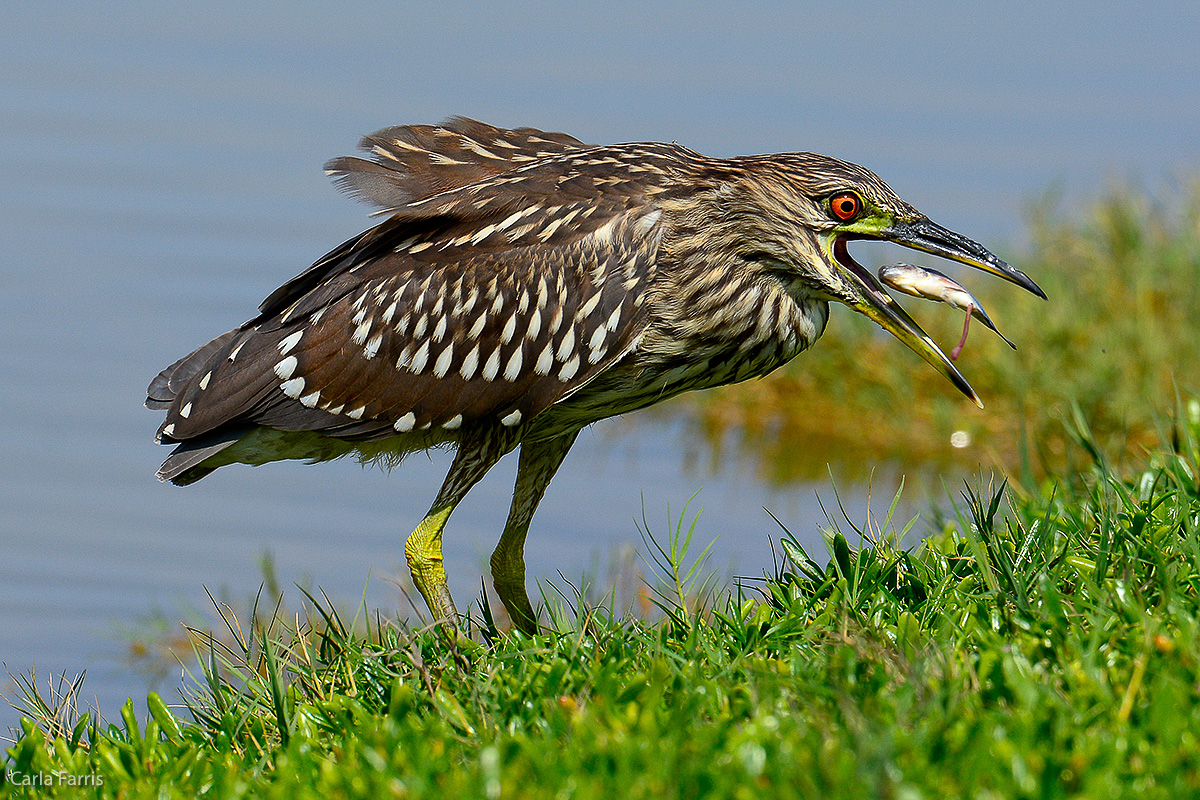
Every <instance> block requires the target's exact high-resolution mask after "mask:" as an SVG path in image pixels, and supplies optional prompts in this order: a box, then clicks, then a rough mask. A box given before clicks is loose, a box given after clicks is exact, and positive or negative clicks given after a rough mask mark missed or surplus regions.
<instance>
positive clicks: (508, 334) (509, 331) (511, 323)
mask: <svg viewBox="0 0 1200 800" xmlns="http://www.w3.org/2000/svg"><path fill="white" fill-rule="evenodd" d="M516 332H517V315H516V314H513V315H512V316H511V317H509V318H508V322H506V323H504V330H503V331H501V333H500V341H501V342H503V343H504V344H508V343H509V342H511V341H512V338H513V334H514V333H516Z"/></svg>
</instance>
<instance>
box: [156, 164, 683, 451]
mask: <svg viewBox="0 0 1200 800" xmlns="http://www.w3.org/2000/svg"><path fill="white" fill-rule="evenodd" d="M588 152H594V151H588ZM617 152H618V153H619V152H620V151H617ZM581 158H582V157H581ZM621 166H622V162H621V160H620V159H619V158H614V157H612V156H609V157H608V160H605V159H604V158H593V157H589V158H586V159H582V160H576V159H573V158H572V157H570V156H564V157H562V159H561V160H559V161H555V160H554V159H550V160H548V161H546V162H538V163H536V164H534V165H533V167H532V168H527V169H524V170H523V171H522V170H516V171H512V172H508V173H502V174H501V175H500V176H499V177H498V178H494V179H489V180H486V181H483V182H480V183H476V184H472V185H470V186H468V187H463V188H461V189H458V190H453V191H452V192H448V193H443V194H442V195H438V196H435V197H434V198H430V199H428V200H423V201H418V202H416V203H412V204H409V206H406V208H405V209H404V211H403V212H402V213H399V214H397V215H396V216H394V217H392V218H391V219H389V220H388V221H387V222H385V223H383V224H382V225H380V226H379V227H377V228H375V229H373V230H371V231H368V232H367V233H365V234H363V235H361V236H359V237H356V238H355V239H353V240H351V241H350V242H347V243H346V244H345V245H343V246H342V247H340V248H338V249H337V250H335V251H333V252H332V253H330V254H329V255H328V256H326V257H325V258H324V259H322V260H321V261H319V262H318V263H317V264H316V265H314V267H313V268H311V269H310V270H309V271H308V272H306V273H305V274H304V275H301V276H299V277H298V278H296V279H294V280H293V281H290V282H289V283H288V284H285V286H284V287H281V288H280V290H277V291H276V292H275V293H273V294H272V296H271V297H270V298H268V300H267V301H266V302H265V303H264V305H263V310H264V313H263V315H261V316H260V317H259V318H257V319H256V320H253V321H251V322H250V323H247V325H245V326H243V327H242V328H241V329H239V330H238V331H236V332H231V334H226V336H225V337H222V339H223V343H222V345H221V346H220V347H219V348H218V349H217V352H215V353H211V352H205V356H206V358H207V360H206V362H205V363H204V364H203V365H202V366H198V365H197V364H195V363H193V364H188V363H187V360H186V359H185V361H184V362H182V363H183V364H184V365H185V366H186V372H189V373H190V374H191V375H192V376H193V377H192V378H191V379H190V380H189V381H188V382H187V383H186V385H185V386H183V387H182V389H180V390H179V391H178V393H177V394H176V396H175V397H173V398H172V400H171V408H170V410H169V413H168V416H167V419H166V421H165V423H164V426H163V428H162V429H161V435H162V436H163V437H164V438H169V439H174V440H183V439H191V438H194V437H197V436H201V435H204V434H206V433H209V432H211V431H214V430H216V429H218V428H222V427H223V426H230V425H239V424H259V425H266V426H269V427H274V428H278V429H281V430H313V431H320V432H323V433H326V434H328V435H333V436H342V437H347V438H376V437H382V436H387V435H392V434H394V433H397V432H399V433H404V432H408V431H412V430H421V429H427V428H431V427H434V426H440V427H442V428H445V429H449V430H453V429H456V428H458V427H460V426H462V425H465V424H470V423H472V422H475V421H478V420H487V419H495V420H497V421H499V422H501V423H503V424H508V425H516V424H518V423H520V422H522V421H524V420H528V419H530V418H531V417H533V416H535V415H536V414H538V413H539V412H541V411H542V410H544V409H545V408H547V407H548V406H549V405H551V404H552V403H554V402H555V401H556V400H558V399H560V398H562V397H563V396H565V395H566V394H568V393H570V392H571V391H573V390H574V389H576V388H578V387H579V386H581V385H583V384H584V383H586V382H587V381H588V380H590V379H591V378H592V377H594V376H595V375H596V374H597V373H599V372H600V371H601V370H603V369H604V368H605V367H606V366H607V365H608V364H610V363H612V361H613V360H614V359H616V358H618V357H619V356H620V355H621V354H622V353H623V352H625V351H626V350H627V349H628V348H629V347H630V346H631V345H632V344H633V343H634V342H635V341H636V338H637V337H638V336H639V335H640V332H641V329H642V326H643V316H644V315H643V312H642V303H643V299H644V297H645V292H646V289H647V288H648V287H649V286H650V285H652V284H653V282H654V279H655V274H656V270H657V265H656V257H657V245H658V241H659V236H660V231H661V226H662V219H661V217H662V215H661V212H660V211H659V210H658V209H657V207H656V205H655V202H654V198H655V196H656V195H657V194H658V193H659V191H660V190H658V188H657V187H656V186H655V185H653V184H651V183H644V182H643V181H645V180H646V179H645V178H642V177H637V176H630V175H627V174H623V173H622V172H621ZM211 349H212V348H208V350H211ZM202 350H205V348H202ZM198 352H199V351H198Z"/></svg>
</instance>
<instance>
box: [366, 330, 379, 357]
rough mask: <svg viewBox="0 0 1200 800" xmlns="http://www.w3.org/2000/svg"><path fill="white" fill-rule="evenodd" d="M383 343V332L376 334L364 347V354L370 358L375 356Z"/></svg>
mask: <svg viewBox="0 0 1200 800" xmlns="http://www.w3.org/2000/svg"><path fill="white" fill-rule="evenodd" d="M381 344H383V334H382V333H377V334H375V335H374V336H372V337H371V338H370V339H369V340H368V341H367V346H366V347H365V348H363V354H364V355H365V356H366V357H367V359H368V360H370V359H372V358H374V357H375V354H376V353H378V352H379V345H381Z"/></svg>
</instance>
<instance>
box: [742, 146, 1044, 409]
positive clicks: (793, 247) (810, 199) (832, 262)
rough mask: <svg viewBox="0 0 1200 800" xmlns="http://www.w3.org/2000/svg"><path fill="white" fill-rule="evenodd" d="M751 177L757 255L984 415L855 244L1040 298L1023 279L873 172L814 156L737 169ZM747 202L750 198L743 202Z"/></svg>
mask: <svg viewBox="0 0 1200 800" xmlns="http://www.w3.org/2000/svg"><path fill="white" fill-rule="evenodd" d="M737 161H740V162H742V165H743V166H744V167H745V174H746V175H747V176H753V178H748V180H747V181H745V182H743V183H742V184H741V185H740V186H739V187H738V192H739V193H741V192H745V193H747V194H748V195H749V196H750V197H751V198H752V201H751V204H750V205H751V206H753V207H756V208H757V209H759V210H760V213H759V214H758V215H757V216H758V217H759V218H758V219H757V220H756V225H755V228H756V230H755V236H754V237H753V238H754V239H755V240H756V241H755V242H754V243H753V245H749V246H751V247H752V248H754V249H755V252H753V253H743V256H745V257H750V258H752V259H754V260H757V261H759V262H763V261H768V262H771V263H773V264H774V265H775V266H776V268H778V269H783V270H786V271H787V272H788V273H790V275H791V276H792V277H793V278H794V279H797V280H799V281H800V282H801V283H802V284H803V285H804V286H805V287H806V288H807V290H808V291H809V292H811V293H812V294H813V295H815V296H818V297H822V298H824V299H827V300H836V301H838V302H841V303H844V304H846V305H848V306H850V308H852V309H854V310H855V311H857V312H859V313H860V314H863V315H865V316H867V317H870V318H871V319H872V320H874V321H875V322H877V323H879V325H880V326H882V327H883V328H884V329H885V330H886V331H888V332H889V333H891V334H892V335H893V336H895V337H896V338H897V339H899V340H900V341H901V342H903V343H904V344H905V345H907V346H908V347H909V348H910V349H912V350H913V351H914V352H915V353H917V355H919V356H921V358H923V359H925V360H926V361H928V362H929V363H930V364H931V365H933V367H934V369H936V370H937V371H938V372H940V373H941V374H943V375H945V376H946V377H947V378H948V379H949V380H950V381H951V382H952V383H953V384H954V385H955V386H957V387H958V388H959V389H960V390H961V391H962V392H963V394H965V395H967V397H969V398H971V399H972V400H973V401H974V402H975V403H976V404H979V405H982V404H981V403H980V401H979V398H978V396H976V394H975V391H974V390H973V389H972V388H971V386H970V384H968V383H967V381H966V379H965V378H963V376H962V375H961V374H960V373H959V371H958V370H957V369H956V368H955V366H954V364H953V363H952V362H951V361H950V359H949V358H947V357H946V355H945V354H944V353H942V351H941V350H940V349H939V348H938V346H937V345H936V344H934V342H933V340H932V339H930V338H929V336H928V335H927V334H926V333H925V332H924V331H923V330H921V327H920V326H919V325H917V323H916V322H914V321H913V319H912V318H911V317H910V316H908V314H906V313H905V312H904V309H903V308H901V306H900V305H899V304H898V303H896V302H895V301H894V300H893V299H892V298H891V296H890V295H888V294H887V292H886V291H884V289H883V287H882V286H881V285H880V284H879V281H878V280H877V279H876V278H875V276H874V275H873V274H872V273H871V271H870V270H867V269H865V268H864V267H862V266H861V265H860V264H858V263H857V262H855V260H854V259H853V258H852V257H851V256H850V253H849V251H848V250H847V247H846V245H847V242H849V241H851V240H854V239H873V240H877V241H887V242H895V243H896V244H899V245H903V246H905V247H910V248H912V249H914V250H921V251H923V252H926V253H931V254H933V255H936V256H941V257H942V258H947V259H950V260H951V261H957V262H959V263H960V264H966V265H967V266H970V267H975V268H976V269H981V270H983V271H985V272H990V273H992V274H993V275H997V276H999V277H1001V278H1003V279H1005V280H1007V281H1011V282H1012V283H1015V284H1017V285H1018V286H1020V287H1021V288H1023V289H1026V290H1028V291H1030V292H1032V293H1033V294H1035V295H1037V296H1038V297H1042V298H1045V296H1046V295H1045V293H1044V292H1042V290H1041V289H1040V288H1038V286H1037V284H1035V283H1034V282H1033V281H1032V280H1030V279H1029V277H1028V276H1027V275H1025V273H1023V272H1021V271H1020V270H1018V269H1016V268H1014V267H1012V266H1011V265H1009V264H1007V263H1005V262H1004V261H1002V260H1000V259H999V258H997V257H996V256H995V255H993V254H992V253H991V252H989V251H988V250H987V249H986V248H984V247H983V246H982V245H980V244H979V243H977V242H975V241H972V240H971V239H968V238H967V237H965V236H962V235H960V234H958V233H955V232H954V231H951V230H948V229H947V228H944V227H942V226H941V225H938V224H937V223H935V222H933V221H931V220H930V219H929V218H928V217H926V216H925V215H924V214H922V213H921V212H919V211H917V209H915V208H913V207H912V206H911V205H909V204H908V203H906V202H904V201H903V200H901V199H900V198H899V197H898V196H897V195H896V193H895V192H894V191H892V189H891V187H889V186H888V185H887V184H886V183H884V182H883V181H882V180H881V179H880V178H879V176H877V175H876V174H875V173H873V172H871V171H870V170H868V169H864V168H863V167H860V166H858V165H857V164H851V163H849V162H846V161H839V160H838V159H835V158H829V157H827V156H821V155H817V154H815V153H786V154H781V155H772V156H749V157H746V158H743V159H737ZM743 196H745V195H743Z"/></svg>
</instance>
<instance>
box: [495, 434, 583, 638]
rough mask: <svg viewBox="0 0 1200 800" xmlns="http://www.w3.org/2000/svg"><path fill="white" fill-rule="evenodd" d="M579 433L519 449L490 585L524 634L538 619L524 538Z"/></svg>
mask: <svg viewBox="0 0 1200 800" xmlns="http://www.w3.org/2000/svg"><path fill="white" fill-rule="evenodd" d="M577 434H578V431H576V432H573V433H570V434H567V435H564V436H559V437H557V438H555V439H548V440H546V441H539V442H525V443H524V444H522V445H521V460H520V462H519V463H518V465H517V484H516V488H515V489H514V491H513V501H512V508H511V509H510V510H509V513H508V521H507V522H506V523H505V524H504V533H503V534H502V535H501V536H500V541H499V542H498V543H497V544H496V549H495V550H494V551H493V552H492V585H493V586H494V587H495V588H496V594H497V595H498V596H499V597H500V601H501V602H502V603H504V607H505V608H506V609H508V616H509V618H510V619H511V620H512V621H513V624H514V625H516V626H517V627H518V628H520V629H521V630H522V631H524V632H525V633H529V634H533V633H536V632H537V616H536V615H535V614H534V613H533V606H532V605H531V604H530V602H529V595H528V594H527V593H526V591H525V536H526V534H528V533H529V522H530V520H532V519H533V512H534V511H535V510H537V506H538V503H539V502H541V499H542V496H543V495H544V494H545V493H546V487H547V486H549V485H550V479H551V478H553V477H554V473H555V472H557V471H558V468H559V466H560V465H561V464H562V462H563V459H564V458H566V456H567V451H568V450H570V449H571V445H572V444H573V443H574V442H575V436H576V435H577Z"/></svg>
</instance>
